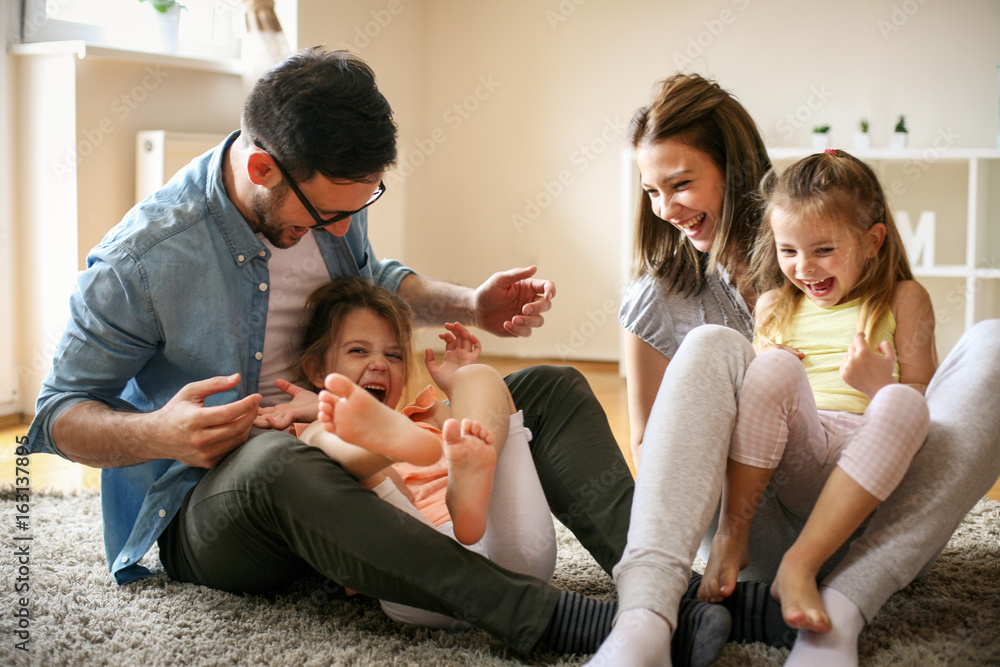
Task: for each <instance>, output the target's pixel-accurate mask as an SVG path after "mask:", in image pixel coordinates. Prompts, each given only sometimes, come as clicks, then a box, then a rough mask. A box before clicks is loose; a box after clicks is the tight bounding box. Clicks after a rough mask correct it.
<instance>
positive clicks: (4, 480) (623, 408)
mask: <svg viewBox="0 0 1000 667" xmlns="http://www.w3.org/2000/svg"><path fill="white" fill-rule="evenodd" d="M483 361H484V362H486V363H488V364H490V365H492V366H493V367H495V368H496V369H497V370H498V371H500V373H501V374H507V373H510V372H512V371H515V370H518V369H519V368H524V367H525V366H531V365H533V364H538V363H551V364H557V365H567V364H566V362H562V361H551V360H539V359H511V358H483ZM572 365H573V366H576V367H577V368H578V369H579V370H580V371H581V372H582V373H583V374H584V375H585V376H586V378H587V381H588V382H590V386H591V387H592V388H593V390H594V393H595V394H596V395H597V398H598V400H600V402H601V405H602V406H603V407H604V411H605V412H606V413H607V415H608V422H609V423H610V425H611V430H612V431H613V433H614V435H615V439H616V440H617V441H618V445H619V447H621V448H622V451H623V453H624V454H625V458H626V460H628V462H629V466H630V467H632V457H631V454H630V452H629V447H628V441H629V440H628V399H627V397H626V394H625V380H624V379H623V378H622V377H621V376H620V375H619V373H618V364H615V363H600V362H574V363H573V364H572ZM4 419H6V421H4ZM19 421H20V420H18V419H16V418H0V485H4V484H9V483H12V482H13V481H14V477H15V463H16V462H15V460H14V459H15V454H14V449H15V447H16V442H15V439H16V438H20V437H23V436H24V435H25V433H26V432H27V430H28V427H27V425H26V424H22V423H19ZM633 472H634V467H633ZM29 473H30V480H31V488H32V489H34V490H41V489H42V488H50V489H56V490H62V491H73V490H78V489H96V488H99V487H100V471H98V470H95V469H93V468H87V467H85V466H81V465H78V464H75V463H71V462H69V461H65V460H63V459H61V458H59V457H58V456H46V455H39V456H32V457H31V459H30V463H29ZM987 496H988V497H990V498H992V499H993V500H997V501H1000V480H998V481H997V483H996V484H995V485H994V486H993V488H992V489H991V490H990V492H989V493H988V494H987Z"/></svg>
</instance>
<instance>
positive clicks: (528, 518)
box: [374, 411, 556, 629]
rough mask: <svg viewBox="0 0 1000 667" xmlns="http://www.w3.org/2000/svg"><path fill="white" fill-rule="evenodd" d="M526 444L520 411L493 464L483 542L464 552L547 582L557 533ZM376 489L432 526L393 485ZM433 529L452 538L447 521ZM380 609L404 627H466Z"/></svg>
mask: <svg viewBox="0 0 1000 667" xmlns="http://www.w3.org/2000/svg"><path fill="white" fill-rule="evenodd" d="M530 441H531V431H529V430H528V429H527V428H526V427H525V426H524V415H523V413H521V412H520V411H518V412H516V413H515V414H513V415H511V416H510V430H509V431H508V434H507V442H506V444H505V445H504V447H503V450H502V451H501V452H500V457H499V458H498V459H497V467H496V473H495V474H494V477H493V495H491V496H490V508H489V513H488V515H487V520H486V533H485V534H484V535H483V539H482V540H480V541H479V542H477V543H476V544H470V545H466V547H465V548H466V549H468V550H470V551H474V552H476V553H478V554H480V555H482V556H483V557H485V558H488V559H490V560H491V561H493V562H494V563H496V564H497V565H500V566H501V567H504V568H506V569H508V570H511V571H512V572H517V573H520V574H528V575H531V576H533V577H536V578H538V579H541V580H542V581H548V580H549V579H551V578H552V573H553V572H555V569H556V531H555V527H554V525H553V523H552V514H551V512H550V511H549V504H548V502H547V501H546V500H545V493H544V492H543V491H542V484H541V482H539V481H538V473H537V472H536V471H535V464H534V461H533V460H532V458H531V449H530V448H529V447H528V443H529V442H530ZM374 490H375V492H376V493H377V494H378V495H379V497H380V498H382V499H383V500H385V501H386V502H388V503H390V504H392V505H394V506H395V507H397V508H399V509H401V510H403V511H404V512H406V513H407V514H410V515H411V516H413V517H414V518H416V519H417V520H419V521H423V522H424V523H426V524H428V525H432V524H431V522H430V521H428V520H427V519H426V518H425V517H424V515H423V514H421V513H420V512H419V511H418V510H417V509H416V508H415V507H414V506H413V504H412V503H411V502H410V501H409V500H408V499H407V498H406V497H405V496H404V495H403V494H402V493H401V492H400V491H399V489H398V488H396V485H395V484H393V483H392V480H390V479H386V480H384V481H383V482H382V483H381V484H379V485H378V486H377V487H376V488H375V489H374ZM437 530H439V531H440V532H442V533H444V534H445V535H448V536H449V537H451V538H452V539H455V533H454V530H453V529H452V524H451V522H450V521H448V522H446V523H444V524H442V525H440V526H438V527H437ZM474 585H475V582H471V583H470V587H472V586H474ZM381 604H382V609H383V610H384V611H385V613H386V614H387V615H388V616H389V618H392V619H393V620H396V621H400V622H402V623H410V624H413V625H422V626H426V627H429V628H435V629H437V628H447V629H461V628H467V627H469V624H468V623H466V622H465V621H459V620H457V619H455V618H453V617H451V616H446V615H444V614H438V613H435V612H430V611H426V610H424V609H418V608H416V607H409V606H406V605H402V604H397V603H395V602H386V601H385V600H382V601H381Z"/></svg>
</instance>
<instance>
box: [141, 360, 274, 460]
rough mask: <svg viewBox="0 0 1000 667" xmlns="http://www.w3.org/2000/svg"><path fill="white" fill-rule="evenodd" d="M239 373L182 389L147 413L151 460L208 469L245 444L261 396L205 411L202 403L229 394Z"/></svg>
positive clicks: (191, 384) (250, 396) (237, 380)
mask: <svg viewBox="0 0 1000 667" xmlns="http://www.w3.org/2000/svg"><path fill="white" fill-rule="evenodd" d="M239 379H240V376H239V373H237V374H234V375H230V376H229V377H221V376H220V377H213V378H209V379H207V380H200V381H198V382H192V383H190V384H186V385H184V386H183V387H182V388H181V390H180V391H178V392H177V393H176V394H175V395H174V397H173V398H171V399H170V400H169V401H168V402H167V404H166V405H164V406H163V407H162V408H160V409H159V410H157V411H155V412H152V413H150V418H151V419H152V420H153V421H152V425H153V428H152V429H151V430H150V432H149V433H148V434H147V436H146V437H147V438H149V440H148V442H147V446H149V447H153V448H155V450H154V452H155V453H154V454H153V455H152V456H150V458H151V459H155V458H167V459H173V460H175V461H180V462H181V463H184V464H187V465H189V466H192V467H195V468H211V467H212V466H214V465H216V464H217V463H218V462H219V461H221V460H222V459H223V458H224V457H225V456H226V454H228V453H229V452H231V451H232V450H234V449H236V448H237V447H239V446H240V445H242V444H243V443H245V442H246V441H247V438H248V437H249V435H250V428H251V427H252V426H253V420H254V418H255V417H256V416H257V406H259V405H260V400H261V395H260V394H250V395H249V396H246V397H244V398H241V399H240V400H238V401H236V402H234V403H229V404H227V405H218V406H214V407H210V408H206V407H205V399H206V398H208V397H209V396H211V395H213V394H218V393H219V392H223V391H228V390H230V389H232V388H233V387H235V386H236V384H237V383H238V382H239Z"/></svg>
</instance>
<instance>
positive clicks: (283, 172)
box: [253, 141, 385, 229]
mask: <svg viewBox="0 0 1000 667" xmlns="http://www.w3.org/2000/svg"><path fill="white" fill-rule="evenodd" d="M253 143H254V146H256V147H257V148H259V149H261V150H262V151H264V152H265V153H267V154H268V155H269V156H270V157H271V159H272V160H274V166H276V167H277V168H278V171H280V172H281V175H282V176H284V177H285V180H286V181H288V185H289V186H291V188H292V192H294V193H295V196H296V197H298V199H299V201H300V202H302V206H303V207H304V208H305V209H306V211H308V212H309V215H311V216H312V219H313V220H314V221H315V222H316V224H315V225H313V227H312V228H313V229H322V228H323V227H326V226H328V225H332V224H334V223H335V222H340V221H341V220H346V219H347V218H349V217H351V216H352V215H355V214H357V213H360V212H361V211H363V210H365V209H366V208H368V207H369V206H371V205H372V204H374V203H375V202H376V200H378V198H379V197H381V196H382V195H384V194H385V183H384V182H383V181H379V182H378V189H377V190H376V191H375V192H374V193H373V194H372V198H371V199H369V200H368V203H367V204H365V205H364V206H362V207H361V208H359V209H358V210H356V211H344V212H343V213H338V214H336V215H335V216H333V217H332V218H330V219H329V220H324V219H323V218H322V217H320V215H319V213H317V212H316V209H315V208H313V205H312V204H310V203H309V200H308V199H306V196H305V195H304V194H302V191H301V190H299V186H298V185H296V184H295V179H294V178H292V176H291V174H289V173H288V171H287V170H286V169H285V167H284V166H283V165H282V164H281V162H280V161H279V160H278V158H276V157H274V154H273V153H272V152H271V151H269V150H267V149H266V148H265V147H264V145H263V144H262V143H260V141H255V142H253Z"/></svg>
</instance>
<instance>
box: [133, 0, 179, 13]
mask: <svg viewBox="0 0 1000 667" xmlns="http://www.w3.org/2000/svg"><path fill="white" fill-rule="evenodd" d="M139 2H148V3H149V4H151V5H153V9H155V10H156V11H158V12H160V13H161V14H166V13H167V12H168V11H170V8H171V7H173V6H174V5H177V6H178V7H180V8H181V9H184V5H182V4H180V3H179V2H177V0H139Z"/></svg>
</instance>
